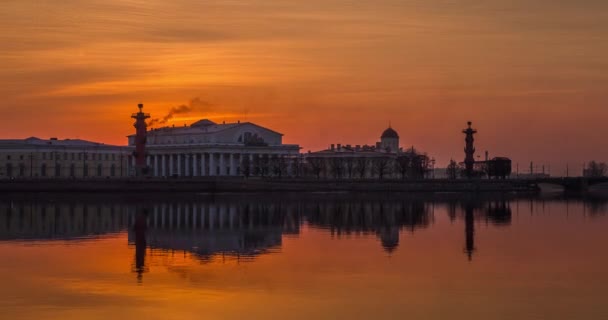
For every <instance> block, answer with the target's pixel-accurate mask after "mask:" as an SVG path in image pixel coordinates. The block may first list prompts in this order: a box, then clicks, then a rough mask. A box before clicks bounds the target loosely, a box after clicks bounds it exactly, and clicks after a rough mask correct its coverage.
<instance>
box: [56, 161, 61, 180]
mask: <svg viewBox="0 0 608 320" xmlns="http://www.w3.org/2000/svg"><path fill="white" fill-rule="evenodd" d="M60 176H61V165H60V164H59V163H56V164H55V177H60Z"/></svg>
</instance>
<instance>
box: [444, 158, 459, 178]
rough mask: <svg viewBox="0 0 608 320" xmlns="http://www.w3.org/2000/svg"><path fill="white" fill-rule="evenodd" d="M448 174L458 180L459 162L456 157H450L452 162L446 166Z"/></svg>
mask: <svg viewBox="0 0 608 320" xmlns="http://www.w3.org/2000/svg"><path fill="white" fill-rule="evenodd" d="M446 174H447V176H448V179H450V180H456V177H458V164H457V163H456V161H454V159H450V164H448V167H447V168H446Z"/></svg>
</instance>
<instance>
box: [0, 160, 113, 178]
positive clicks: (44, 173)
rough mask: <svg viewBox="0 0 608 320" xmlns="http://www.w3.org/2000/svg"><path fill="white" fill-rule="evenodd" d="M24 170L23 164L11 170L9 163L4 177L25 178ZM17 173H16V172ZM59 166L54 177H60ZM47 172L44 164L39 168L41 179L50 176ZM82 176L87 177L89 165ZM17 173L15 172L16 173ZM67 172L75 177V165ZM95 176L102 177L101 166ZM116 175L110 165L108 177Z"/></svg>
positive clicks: (85, 166)
mask: <svg viewBox="0 0 608 320" xmlns="http://www.w3.org/2000/svg"><path fill="white" fill-rule="evenodd" d="M26 168H27V166H26V165H25V164H20V165H19V166H18V168H13V165H12V164H11V163H7V164H6V176H7V177H14V176H15V175H16V174H17V175H18V176H20V177H24V176H25V172H26ZM16 169H17V170H18V171H17V170H16ZM61 169H62V168H61V165H59V164H56V165H55V170H54V172H53V175H54V176H55V177H60V176H61ZM49 170H51V168H48V167H47V165H46V164H42V165H41V166H40V171H39V174H40V176H41V177H47V176H50V174H51V172H49ZM81 170H82V175H83V176H85V177H88V176H89V165H87V164H85V165H84V166H83V167H82V168H81ZM16 171H17V172H16ZM69 172H70V174H69V175H70V176H76V173H77V172H76V165H75V164H71V165H70V167H69ZM33 173H34V172H31V173H30V174H33ZM95 174H96V175H97V176H98V177H101V176H103V166H102V165H101V164H98V165H97V167H96V170H95ZM116 174H117V168H116V165H114V164H112V165H111V166H110V176H111V177H115V176H116Z"/></svg>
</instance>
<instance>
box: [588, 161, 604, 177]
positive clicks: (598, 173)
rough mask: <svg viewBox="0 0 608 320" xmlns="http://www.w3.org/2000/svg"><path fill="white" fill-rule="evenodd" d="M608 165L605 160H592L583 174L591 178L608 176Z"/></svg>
mask: <svg viewBox="0 0 608 320" xmlns="http://www.w3.org/2000/svg"><path fill="white" fill-rule="evenodd" d="M607 171H608V166H607V165H606V163H605V162H595V161H591V162H589V164H588V165H587V168H585V170H584V172H583V175H584V176H585V177H589V178H600V177H604V176H606V172H607Z"/></svg>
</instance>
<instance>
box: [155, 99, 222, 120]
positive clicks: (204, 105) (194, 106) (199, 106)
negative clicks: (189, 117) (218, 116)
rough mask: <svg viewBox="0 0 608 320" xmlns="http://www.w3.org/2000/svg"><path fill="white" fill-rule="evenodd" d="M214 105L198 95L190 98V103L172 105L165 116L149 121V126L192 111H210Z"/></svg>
mask: <svg viewBox="0 0 608 320" xmlns="http://www.w3.org/2000/svg"><path fill="white" fill-rule="evenodd" d="M212 107H213V104H211V103H210V102H208V101H204V100H202V99H201V98H199V97H196V98H194V99H192V100H190V102H189V103H188V104H182V105H179V106H175V107H172V108H171V109H169V111H168V112H167V114H166V115H164V116H163V117H160V118H154V119H152V120H150V121H149V122H148V126H153V125H156V124H158V125H162V124H166V123H167V122H169V120H171V119H173V117H175V116H176V115H180V114H188V113H191V112H209V111H211V108H212Z"/></svg>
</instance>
